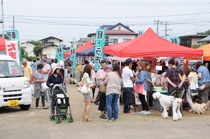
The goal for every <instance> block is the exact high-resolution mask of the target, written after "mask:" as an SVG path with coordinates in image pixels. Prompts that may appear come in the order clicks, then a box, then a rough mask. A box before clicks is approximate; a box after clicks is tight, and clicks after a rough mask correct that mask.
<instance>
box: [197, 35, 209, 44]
mask: <svg viewBox="0 0 210 139" xmlns="http://www.w3.org/2000/svg"><path fill="white" fill-rule="evenodd" d="M202 42H207V43H210V35H209V36H207V37H205V38H203V39H201V40H199V41H198V43H202Z"/></svg>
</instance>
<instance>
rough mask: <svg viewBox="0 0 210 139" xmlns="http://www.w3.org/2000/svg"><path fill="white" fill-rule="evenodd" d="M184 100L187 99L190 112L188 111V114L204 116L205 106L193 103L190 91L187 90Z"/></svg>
mask: <svg viewBox="0 0 210 139" xmlns="http://www.w3.org/2000/svg"><path fill="white" fill-rule="evenodd" d="M186 98H187V102H188V103H189V105H190V107H191V110H189V111H190V112H193V113H197V114H204V112H205V111H206V108H207V106H206V104H205V103H202V104H199V103H193V101H192V97H191V92H190V89H188V90H187V94H186Z"/></svg>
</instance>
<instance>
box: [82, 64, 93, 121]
mask: <svg viewBox="0 0 210 139" xmlns="http://www.w3.org/2000/svg"><path fill="white" fill-rule="evenodd" d="M91 69H92V66H91V65H85V67H84V71H83V76H82V81H85V82H86V83H87V84H88V85H89V86H90V87H91V88H92V87H93V81H92V78H91ZM80 85H82V84H80ZM83 95H84V97H85V108H84V114H83V120H84V121H87V122H91V119H90V118H89V113H90V104H91V100H92V89H91V92H90V93H89V94H83Z"/></svg>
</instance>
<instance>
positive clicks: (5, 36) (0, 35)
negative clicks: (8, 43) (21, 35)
mask: <svg viewBox="0 0 210 139" xmlns="http://www.w3.org/2000/svg"><path fill="white" fill-rule="evenodd" d="M0 37H2V34H0ZM4 38H5V39H9V38H8V37H7V35H5V34H4Z"/></svg>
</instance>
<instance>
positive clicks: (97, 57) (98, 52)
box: [94, 28, 106, 71]
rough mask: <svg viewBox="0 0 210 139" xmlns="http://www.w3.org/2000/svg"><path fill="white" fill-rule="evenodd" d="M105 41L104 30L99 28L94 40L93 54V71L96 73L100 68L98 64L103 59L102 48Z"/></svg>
mask: <svg viewBox="0 0 210 139" xmlns="http://www.w3.org/2000/svg"><path fill="white" fill-rule="evenodd" d="M105 39H106V30H105V29H101V28H99V29H97V30H96V39H95V54H94V64H95V66H94V70H95V71H98V70H99V69H100V67H101V65H100V63H101V61H102V60H103V57H104V53H103V48H104V45H105Z"/></svg>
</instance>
